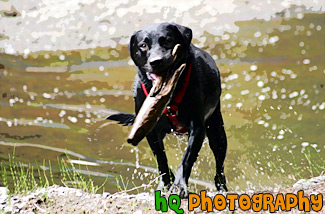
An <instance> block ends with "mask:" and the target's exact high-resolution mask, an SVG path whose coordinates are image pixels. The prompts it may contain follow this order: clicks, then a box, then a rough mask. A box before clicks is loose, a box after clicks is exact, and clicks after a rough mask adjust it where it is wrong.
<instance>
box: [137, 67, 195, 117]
mask: <svg viewBox="0 0 325 214" xmlns="http://www.w3.org/2000/svg"><path fill="white" fill-rule="evenodd" d="M191 70H192V64H190V66H189V68H188V71H187V74H186V76H185V79H184V83H183V87H182V88H181V89H180V90H179V91H178V93H177V95H176V96H175V97H174V99H173V100H172V101H171V102H170V106H167V107H166V109H165V110H164V114H167V113H168V109H169V110H173V111H175V112H177V110H178V106H179V104H180V103H181V102H182V100H183V97H184V94H185V91H186V89H187V86H188V83H189V82H190V76H191ZM141 86H142V90H143V92H144V94H145V95H146V97H147V96H148V95H149V93H148V90H147V88H146V86H145V85H144V83H143V82H141Z"/></svg>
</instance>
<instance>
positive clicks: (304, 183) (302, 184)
mask: <svg viewBox="0 0 325 214" xmlns="http://www.w3.org/2000/svg"><path fill="white" fill-rule="evenodd" d="M324 181H325V176H318V177H314V178H310V179H309V180H305V179H300V180H299V181H297V182H296V183H295V184H294V185H293V186H292V187H293V188H295V189H308V188H310V187H311V186H315V185H317V184H320V183H322V182H324Z"/></svg>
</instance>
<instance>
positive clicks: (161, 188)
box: [156, 179, 172, 195]
mask: <svg viewBox="0 0 325 214" xmlns="http://www.w3.org/2000/svg"><path fill="white" fill-rule="evenodd" d="M171 186H172V184H171V183H169V184H165V182H164V181H163V180H162V179H161V180H160V181H159V184H158V187H157V189H156V191H158V190H159V191H160V192H161V194H162V195H166V194H167V193H168V192H169V190H170V188H171Z"/></svg>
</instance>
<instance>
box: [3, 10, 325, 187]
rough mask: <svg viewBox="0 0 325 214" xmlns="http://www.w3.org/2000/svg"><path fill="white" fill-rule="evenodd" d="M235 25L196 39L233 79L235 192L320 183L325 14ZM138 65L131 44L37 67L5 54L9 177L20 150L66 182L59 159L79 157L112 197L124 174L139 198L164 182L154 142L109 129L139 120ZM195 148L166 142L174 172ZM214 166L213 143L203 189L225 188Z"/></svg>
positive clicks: (201, 176)
mask: <svg viewBox="0 0 325 214" xmlns="http://www.w3.org/2000/svg"><path fill="white" fill-rule="evenodd" d="M297 8H299V9H297ZM288 11H298V12H295V13H293V12H291V14H290V16H289V15H288ZM263 18H265V17H263ZM234 23H235V25H236V29H237V30H232V31H226V30H224V31H223V33H222V34H220V35H219V34H218V33H215V34H213V33H212V32H209V31H202V29H200V30H198V31H200V32H201V34H200V35H199V36H194V39H193V43H194V44H196V45H197V46H199V47H201V48H203V49H204V50H206V51H208V52H209V53H210V54H211V55H212V56H213V58H214V59H215V60H216V62H217V64H218V66H219V68H220V71H221V74H222V88H223V92H222V97H221V104H222V113H223V116H224V122H225V128H226V132H227V135H228V142H229V146H228V153H227V158H226V163H225V173H226V176H227V179H228V186H229V189H230V190H247V189H257V190H258V189H263V188H268V187H281V186H286V185H291V184H293V183H294V182H295V181H297V180H299V179H300V178H308V177H312V176H316V175H319V174H320V173H322V171H324V170H325V165H324V157H325V138H324V134H323V132H324V125H325V124H324V121H325V120H324V116H325V115H324V109H325V100H324V84H325V78H324V75H325V57H324V53H325V33H324V13H323V12H312V11H310V10H307V9H306V8H305V7H294V6H293V7H291V9H289V10H285V11H283V12H280V13H277V14H276V15H274V16H272V17H271V18H270V17H269V18H268V19H251V20H246V21H237V22H234ZM208 26H209V25H208ZM196 28H198V27H196ZM192 29H193V30H194V31H195V30H196V29H195V28H192ZM203 29H204V28H203ZM127 57H128V53H127V47H126V46H125V45H123V44H122V45H120V46H118V47H115V48H112V47H104V48H101V47H97V48H89V49H83V50H75V51H54V52H53V51H40V52H31V53H29V54H27V55H25V56H24V55H23V56H14V55H8V54H6V53H4V52H3V53H2V54H1V55H0V63H1V64H3V65H4V67H5V68H4V69H0V74H1V77H0V81H1V84H0V92H1V94H0V158H1V162H2V163H3V164H4V165H5V166H7V164H8V154H12V153H13V150H14V148H15V156H16V159H17V160H18V161H22V162H24V163H35V161H38V162H42V161H43V160H44V159H45V160H46V161H48V160H50V161H51V163H52V165H53V171H54V173H55V179H56V180H57V182H58V183H59V182H60V180H59V173H58V168H57V157H63V158H65V156H66V154H67V155H69V158H70V162H73V163H74V164H76V165H79V164H80V166H81V168H82V169H86V168H88V172H85V171H83V172H84V173H90V174H91V175H92V176H93V178H94V179H95V182H96V184H98V185H100V184H101V183H102V182H103V181H104V180H105V177H107V182H106V184H105V190H106V191H109V192H115V191H117V185H116V182H117V181H116V179H121V177H120V175H121V176H122V178H123V180H124V181H125V182H126V183H127V182H128V185H127V187H128V188H131V187H133V186H134V185H135V186H139V185H141V184H142V183H149V181H150V180H153V179H154V178H155V177H156V176H157V171H156V163H155V158H154V156H153V155H152V153H151V150H150V148H149V146H148V145H147V142H146V141H145V140H144V141H142V142H141V143H140V145H139V146H138V147H133V146H131V145H129V144H127V143H126V136H127V134H128V131H129V128H128V127H122V126H119V125H117V124H115V123H113V122H110V121H106V120H105V117H106V116H107V115H109V114H112V113H115V112H117V111H123V112H133V109H134V104H133V92H132V82H133V78H134V75H135V68H134V65H132V63H130V62H129V58H127ZM186 141H187V138H186V137H175V136H171V135H170V136H167V137H166V139H165V145H166V152H167V156H168V159H169V163H170V165H171V167H172V169H173V170H174V171H176V169H177V165H178V164H179V162H180V160H181V157H182V154H183V152H184V149H185V148H186ZM86 166H87V167H86ZM214 166H215V163H214V158H213V155H212V152H211V151H210V149H209V146H208V144H207V142H205V143H204V145H203V148H202V149H201V151H200V154H199V158H198V161H197V162H196V164H195V165H194V169H193V171H192V175H191V178H193V180H192V181H191V186H192V187H193V188H197V189H206V188H212V189H213V183H212V181H213V178H214V173H215V172H214ZM1 182H2V181H1Z"/></svg>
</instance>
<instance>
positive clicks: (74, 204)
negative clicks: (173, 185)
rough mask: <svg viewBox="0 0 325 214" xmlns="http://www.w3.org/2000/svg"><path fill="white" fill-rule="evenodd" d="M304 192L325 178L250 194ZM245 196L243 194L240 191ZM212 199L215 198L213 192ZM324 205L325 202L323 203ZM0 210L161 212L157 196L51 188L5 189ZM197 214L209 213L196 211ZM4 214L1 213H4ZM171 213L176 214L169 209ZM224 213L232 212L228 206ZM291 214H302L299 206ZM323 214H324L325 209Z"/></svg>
mask: <svg viewBox="0 0 325 214" xmlns="http://www.w3.org/2000/svg"><path fill="white" fill-rule="evenodd" d="M299 190H304V194H305V196H308V197H309V196H310V195H312V194H319V193H321V194H323V195H324V193H325V176H319V177H315V178H312V179H309V180H300V181H298V182H297V183H296V184H294V185H293V186H292V187H288V188H280V189H273V190H263V191H260V192H253V191H248V192H247V194H248V195H253V194H255V193H271V194H273V195H274V196H276V195H277V194H278V193H283V194H286V193H294V194H296V193H297V191H299ZM236 193H237V194H243V192H236ZM209 195H210V196H212V195H214V194H211V193H209ZM323 203H324V201H323ZM180 208H182V209H183V210H184V211H185V213H188V201H187V200H182V201H181V207H180ZM0 211H2V212H4V213H138V214H139V213H161V212H156V211H155V200H154V195H153V194H150V193H140V194H137V195H128V194H123V193H116V194H109V193H104V194H89V193H86V192H83V191H81V190H78V189H73V188H67V187H60V186H51V187H49V188H47V189H45V188H43V189H38V190H37V191H34V192H30V193H29V194H22V195H16V196H8V195H7V194H6V189H5V188H0ZM194 211H195V213H205V212H202V211H201V210H200V209H199V208H196V209H195V210H194ZM2 212H1V213H2ZM169 213H175V212H174V211H172V210H170V209H169ZM222 213H229V210H228V207H227V208H226V209H225V210H224V211H223V212H222ZM235 213H254V211H252V210H248V211H242V210H241V209H239V208H238V205H236V207H235ZM291 213H301V211H299V210H297V207H295V208H294V209H292V210H291ZM319 213H324V209H322V210H321V211H320V212H319Z"/></svg>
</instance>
